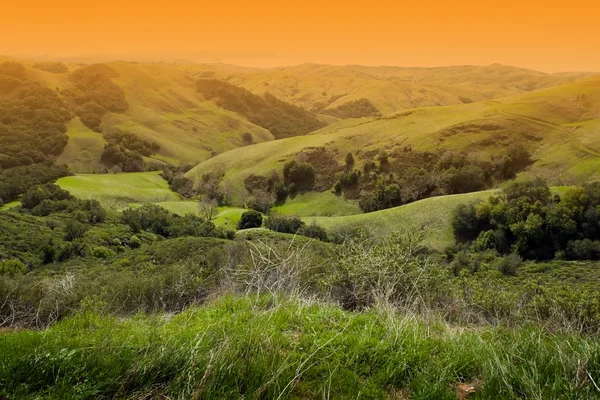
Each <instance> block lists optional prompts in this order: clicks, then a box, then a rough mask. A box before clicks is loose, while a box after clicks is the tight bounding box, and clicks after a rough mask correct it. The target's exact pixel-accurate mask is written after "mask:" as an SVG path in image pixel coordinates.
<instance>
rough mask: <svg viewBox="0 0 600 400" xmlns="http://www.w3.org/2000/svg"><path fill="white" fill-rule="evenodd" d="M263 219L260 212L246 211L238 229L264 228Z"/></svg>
mask: <svg viewBox="0 0 600 400" xmlns="http://www.w3.org/2000/svg"><path fill="white" fill-rule="evenodd" d="M262 222H263V217H262V214H261V213H259V212H258V211H254V210H251V211H246V212H245V213H243V214H242V217H241V219H240V222H239V224H238V229H250V228H260V227H261V226H262Z"/></svg>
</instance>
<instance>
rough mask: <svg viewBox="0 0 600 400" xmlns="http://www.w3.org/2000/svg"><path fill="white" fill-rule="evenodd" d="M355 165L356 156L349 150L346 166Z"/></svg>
mask: <svg viewBox="0 0 600 400" xmlns="http://www.w3.org/2000/svg"><path fill="white" fill-rule="evenodd" d="M353 165H354V157H353V156H352V153H350V152H348V154H346V166H348V167H352V166H353Z"/></svg>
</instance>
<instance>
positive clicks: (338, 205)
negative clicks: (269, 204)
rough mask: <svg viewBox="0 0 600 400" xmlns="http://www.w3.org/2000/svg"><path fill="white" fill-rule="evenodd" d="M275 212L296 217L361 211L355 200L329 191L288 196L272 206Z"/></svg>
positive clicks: (358, 212) (328, 215) (357, 212)
mask: <svg viewBox="0 0 600 400" xmlns="http://www.w3.org/2000/svg"><path fill="white" fill-rule="evenodd" d="M271 211H272V212H273V213H275V214H282V215H293V216H297V217H313V216H325V217H330V216H342V215H354V214H360V213H361V212H362V211H361V210H360V207H358V205H357V204H356V202H353V201H350V200H346V199H344V198H343V197H341V196H336V195H335V194H333V193H331V192H321V193H317V192H309V193H303V194H299V195H297V196H295V197H294V198H288V199H287V201H286V202H285V204H283V205H281V206H276V207H273V209H272V210H271Z"/></svg>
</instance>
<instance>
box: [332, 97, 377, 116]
mask: <svg viewBox="0 0 600 400" xmlns="http://www.w3.org/2000/svg"><path fill="white" fill-rule="evenodd" d="M321 112H322V113H323V114H328V115H333V116H334V117H338V118H362V117H377V116H379V115H380V113H379V110H378V109H377V108H376V107H375V106H374V105H373V103H371V102H370V101H369V99H364V98H363V99H358V100H354V101H349V102H348V103H344V104H341V105H339V106H337V107H335V108H329V109H323V110H321Z"/></svg>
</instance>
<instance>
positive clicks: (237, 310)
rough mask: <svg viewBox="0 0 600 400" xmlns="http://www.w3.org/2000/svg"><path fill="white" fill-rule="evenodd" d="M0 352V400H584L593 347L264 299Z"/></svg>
mask: <svg viewBox="0 0 600 400" xmlns="http://www.w3.org/2000/svg"><path fill="white" fill-rule="evenodd" d="M0 338H1V340H0V383H2V385H0V396H3V397H6V398H11V399H26V398H40V397H44V398H51V399H91V398H157V397H164V398H204V399H224V398H249V399H255V398H256V399H257V398H269V399H275V398H277V399H288V398H290V399H300V398H302V399H320V398H369V399H406V398H410V399H456V398H458V399H466V398H467V397H469V398H470V397H473V398H477V399H498V398H502V399H522V398H531V399H534V398H535V399H538V398H539V399H551V398H552V399H558V398H573V399H575V398H577V399H584V398H585V399H590V398H597V394H598V392H597V389H596V388H595V386H594V383H593V382H594V381H596V380H598V379H600V375H598V355H599V354H600V344H599V343H598V341H597V339H594V338H582V337H580V336H576V335H569V334H562V335H553V334H550V333H548V332H545V331H543V330H542V329H540V328H533V327H532V328H522V329H514V330H512V329H506V328H501V327H498V328H492V327H484V328H480V329H461V328H457V327H453V326H448V325H446V324H444V323H440V322H436V321H435V320H431V319H430V320H423V319H420V318H419V317H415V316H413V315H408V316H403V315H398V314H394V313H392V312H390V310H388V309H385V308H374V309H371V310H368V311H366V312H362V313H350V312H345V311H342V310H340V309H339V308H337V307H335V306H328V305H320V304H317V303H312V304H311V303H310V302H306V301H302V300H294V299H291V300H289V299H282V298H272V297H266V296H263V297H256V296H249V297H232V296H226V297H223V298H220V299H218V300H216V301H213V302H212V303H210V304H208V305H205V306H202V307H192V308H190V309H188V310H186V311H184V312H182V313H180V314H178V315H175V316H166V315H150V316H146V315H142V314H139V315H137V316H136V317H134V318H129V319H123V318H117V317H106V316H100V315H98V314H97V313H94V312H93V311H88V312H86V313H82V314H80V315H78V316H76V317H74V318H71V319H68V320H66V321H63V322H61V323H59V324H57V325H55V326H53V327H52V328H50V329H48V330H45V331H42V332H35V331H20V332H19V331H17V332H12V333H0Z"/></svg>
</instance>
